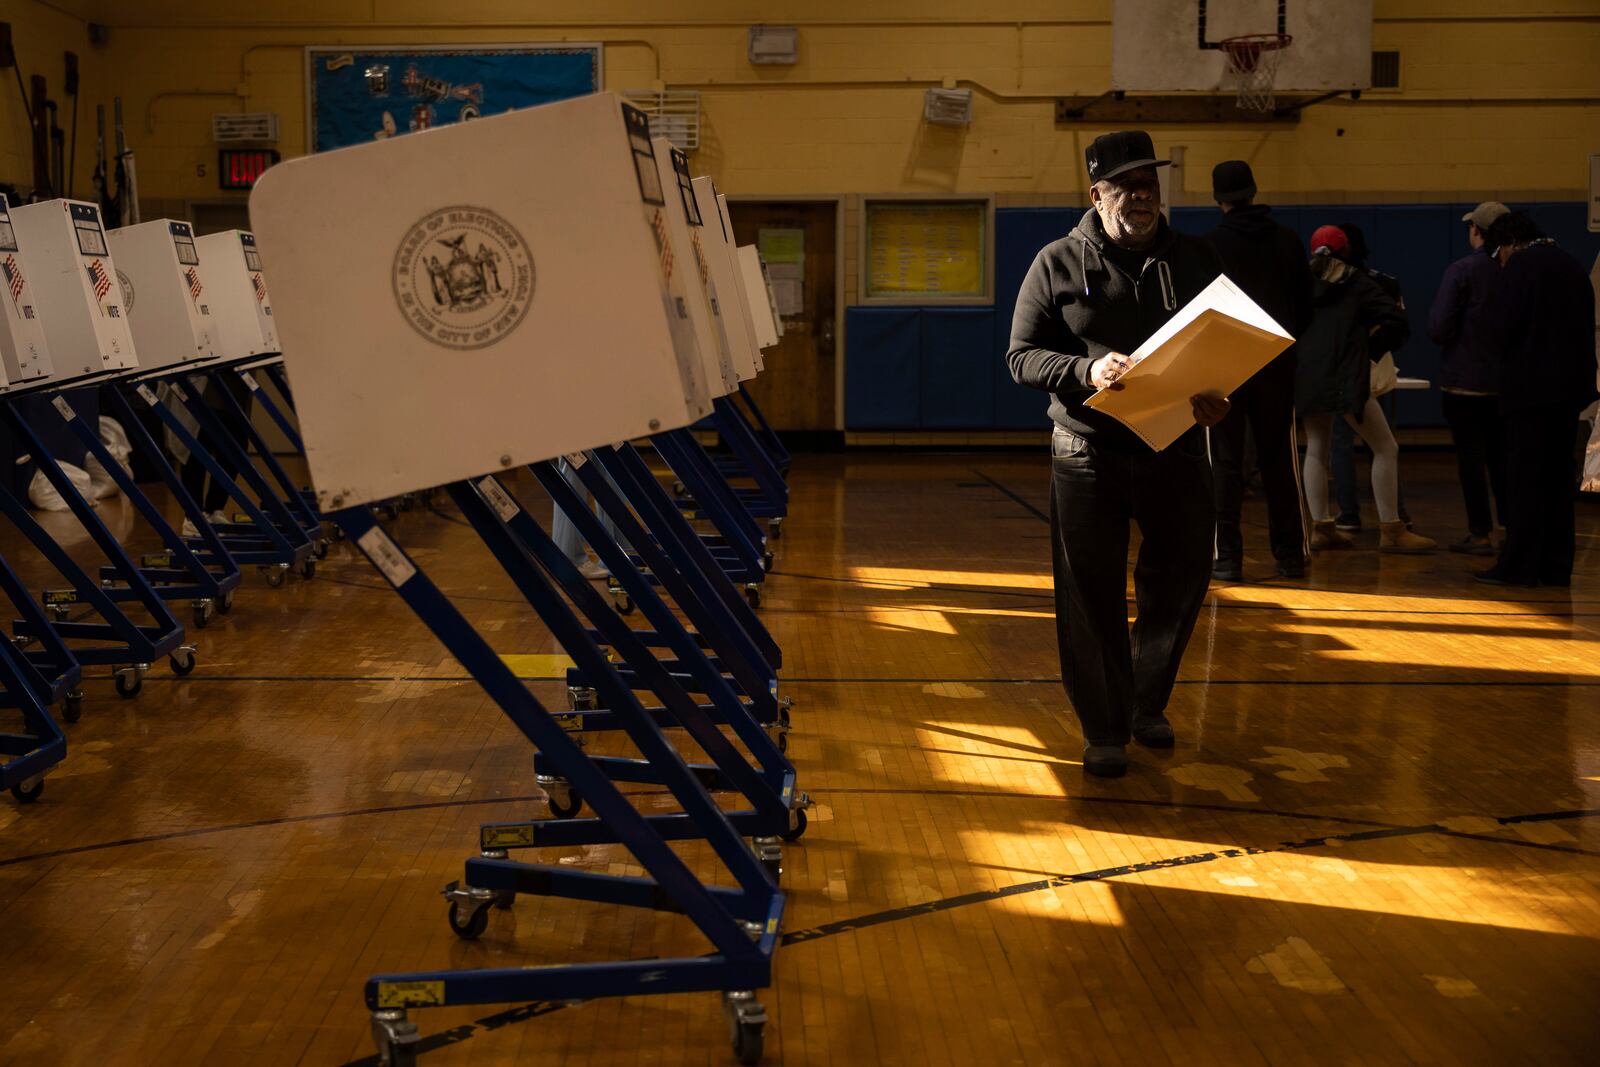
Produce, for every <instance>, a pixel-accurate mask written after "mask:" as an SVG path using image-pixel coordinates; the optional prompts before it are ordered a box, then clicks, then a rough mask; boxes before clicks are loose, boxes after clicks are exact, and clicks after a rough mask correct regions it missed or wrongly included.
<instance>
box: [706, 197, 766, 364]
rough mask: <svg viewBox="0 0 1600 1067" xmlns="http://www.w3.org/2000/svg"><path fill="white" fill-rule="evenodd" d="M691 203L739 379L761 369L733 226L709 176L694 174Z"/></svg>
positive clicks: (759, 352)
mask: <svg viewBox="0 0 1600 1067" xmlns="http://www.w3.org/2000/svg"><path fill="white" fill-rule="evenodd" d="M691 185H692V187H693V189H694V201H695V205H696V206H697V207H698V208H699V209H700V217H701V218H702V219H703V220H704V221H705V226H704V227H702V229H701V231H700V238H701V244H702V247H703V248H704V249H705V253H706V260H707V262H708V264H709V266H710V267H711V281H712V284H713V285H714V286H715V287H716V292H717V302H718V305H719V307H720V309H721V311H722V320H723V329H724V333H725V336H726V337H727V340H728V352H729V355H730V356H731V357H732V358H733V372H734V376H735V377H737V378H738V379H739V380H740V381H741V382H747V381H749V380H750V379H751V378H754V377H755V376H756V375H757V374H758V373H759V372H760V370H761V365H760V360H761V351H760V349H759V348H757V347H756V328H755V324H754V323H752V322H751V321H750V313H749V309H748V308H746V307H745V301H744V290H743V288H742V287H741V285H740V282H739V265H738V259H737V256H736V255H735V253H734V248H733V227H731V226H729V225H728V220H727V218H726V217H725V216H724V215H723V213H722V206H721V203H720V201H721V197H720V196H719V195H718V193H717V186H716V183H714V182H713V181H712V180H711V179H710V178H709V177H704V176H702V177H699V178H695V179H694V181H693V182H692V183H691Z"/></svg>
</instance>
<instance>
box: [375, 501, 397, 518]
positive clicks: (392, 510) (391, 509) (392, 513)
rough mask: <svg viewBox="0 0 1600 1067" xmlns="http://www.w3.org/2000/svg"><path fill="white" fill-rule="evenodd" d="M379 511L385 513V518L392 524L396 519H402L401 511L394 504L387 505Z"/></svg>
mask: <svg viewBox="0 0 1600 1067" xmlns="http://www.w3.org/2000/svg"><path fill="white" fill-rule="evenodd" d="M379 510H381V511H382V512H383V517H384V518H386V519H388V520H389V521H390V522H393V521H394V520H395V519H398V518H399V517H400V509H399V508H397V507H395V506H394V505H393V504H385V505H384V506H383V507H382V508H381V509H379Z"/></svg>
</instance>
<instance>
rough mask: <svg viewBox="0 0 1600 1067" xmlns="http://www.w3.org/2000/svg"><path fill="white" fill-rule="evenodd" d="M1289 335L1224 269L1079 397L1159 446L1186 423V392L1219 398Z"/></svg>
mask: <svg viewBox="0 0 1600 1067" xmlns="http://www.w3.org/2000/svg"><path fill="white" fill-rule="evenodd" d="M1292 344H1294V338H1292V337H1290V336H1289V334H1288V332H1287V331H1285V330H1284V328H1283V327H1282V326H1279V325H1278V324H1277V323H1276V322H1274V321H1273V319H1272V316H1271V315H1268V314H1267V313H1266V312H1265V311H1262V310H1261V307H1260V305H1258V304H1257V303H1256V302H1255V301H1254V300H1251V299H1250V298H1249V297H1248V296H1245V295H1244V291H1243V290H1242V289H1240V288H1239V287H1238V286H1237V285H1235V284H1233V282H1232V280H1230V279H1229V278H1228V276H1227V275H1221V276H1219V277H1218V278H1217V280H1216V281H1214V282H1212V283H1211V284H1210V285H1208V286H1206V287H1205V289H1204V290H1202V291H1201V293H1200V295H1199V296H1197V297H1195V298H1194V299H1193V300H1191V301H1189V304H1188V306H1187V307H1185V308H1183V309H1182V310H1181V311H1179V312H1178V313H1177V314H1176V315H1174V316H1172V318H1171V319H1169V320H1167V324H1166V325H1165V326H1163V327H1161V329H1159V330H1157V331H1156V332H1155V333H1153V334H1151V335H1150V339H1149V340H1148V341H1146V342H1145V343H1144V344H1142V345H1140V346H1139V348H1138V350H1137V351H1136V352H1133V353H1132V362H1131V364H1130V366H1129V368H1128V370H1127V371H1125V372H1124V373H1123V375H1122V377H1121V378H1119V379H1118V381H1119V382H1120V383H1121V384H1122V388H1121V389H1101V390H1099V391H1098V392H1096V393H1095V394H1094V395H1093V396H1091V397H1090V398H1089V399H1088V400H1086V401H1084V404H1085V406H1087V407H1091V408H1094V409H1095V410H1096V411H1103V412H1105V413H1106V414H1107V415H1110V416H1111V417H1112V418H1114V419H1116V420H1117V421H1118V422H1120V423H1122V424H1123V425H1124V426H1126V427H1127V428H1128V429H1130V430H1132V431H1133V432H1134V433H1136V434H1138V435H1139V438H1140V439H1141V440H1142V441H1144V443H1145V444H1147V445H1149V446H1150V447H1151V448H1153V449H1155V450H1156V451H1157V452H1160V451H1161V450H1163V449H1164V448H1166V447H1167V446H1168V445H1170V444H1172V442H1174V441H1176V440H1177V439H1178V438H1179V437H1181V436H1183V433H1184V431H1186V430H1187V429H1189V427H1191V426H1193V425H1194V408H1193V406H1192V405H1191V404H1190V403H1189V398H1190V397H1191V396H1194V395H1195V394H1197V393H1203V394H1205V395H1206V396H1212V397H1225V396H1227V395H1228V394H1229V393H1232V392H1233V391H1234V390H1235V389H1237V388H1239V386H1241V385H1243V384H1244V383H1245V382H1246V381H1248V380H1249V379H1250V377H1251V375H1253V374H1255V373H1256V371H1258V370H1260V369H1261V368H1262V367H1265V366H1266V365H1267V364H1268V363H1270V362H1272V358H1273V357H1274V356H1276V355H1278V353H1280V352H1282V351H1283V350H1284V349H1286V348H1288V347H1289V346H1290V345H1292Z"/></svg>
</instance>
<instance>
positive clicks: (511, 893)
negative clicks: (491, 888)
mask: <svg viewBox="0 0 1600 1067" xmlns="http://www.w3.org/2000/svg"><path fill="white" fill-rule="evenodd" d="M516 903H517V893H516V890H514V889H502V890H500V892H498V893H496V894H495V898H494V907H496V908H498V909H500V910H501V911H510V910H511V909H512V908H513V907H514V906H515V905H516Z"/></svg>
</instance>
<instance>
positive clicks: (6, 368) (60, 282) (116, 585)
mask: <svg viewBox="0 0 1600 1067" xmlns="http://www.w3.org/2000/svg"><path fill="white" fill-rule="evenodd" d="M0 281H3V282H4V292H3V293H0V426H3V428H4V433H5V434H6V435H7V436H8V437H9V438H10V440H11V442H12V444H13V447H14V449H15V450H16V451H18V452H20V453H23V454H25V455H26V457H27V459H28V462H29V466H30V468H31V469H34V470H36V471H37V477H38V478H40V479H42V480H43V481H44V482H45V483H47V484H48V485H49V486H50V488H51V489H52V490H53V491H54V492H55V494H57V495H58V497H59V499H60V501H61V503H62V505H63V506H64V507H65V508H66V510H68V511H70V512H71V513H72V515H73V517H74V518H75V519H76V520H77V522H78V524H79V525H81V526H82V528H83V530H84V532H85V533H86V534H87V535H88V542H89V543H90V544H91V545H92V546H93V551H94V552H95V553H97V554H98V557H99V561H100V562H99V565H98V566H85V564H84V562H83V559H82V556H83V553H82V552H69V551H68V550H67V549H66V548H65V547H63V546H62V545H61V544H59V543H57V541H56V539H55V538H53V537H52V536H51V534H50V533H49V532H48V531H47V530H46V529H45V528H44V526H42V525H41V524H40V523H39V522H38V520H37V519H36V518H35V517H34V515H33V514H32V513H31V512H30V510H29V508H28V506H27V504H26V502H25V501H24V500H23V499H21V498H19V496H18V494H17V493H15V492H13V491H12V489H11V488H9V487H0V513H3V516H4V519H5V520H6V521H8V522H9V523H10V524H11V525H12V527H13V529H14V531H15V532H16V533H17V534H18V535H20V536H19V537H17V538H15V539H10V540H8V542H7V543H8V544H12V545H24V546H26V548H25V549H24V550H23V551H26V552H29V554H30V556H34V555H36V556H37V558H38V559H41V560H42V561H43V562H44V563H45V564H46V565H47V567H48V571H49V572H50V573H51V574H52V575H53V577H52V578H51V579H50V581H49V584H48V585H46V586H45V587H44V588H30V586H29V585H28V584H27V583H26V582H25V581H24V579H23V577H22V575H21V574H20V573H19V572H18V570H17V569H16V567H15V566H14V563H15V562H20V561H14V560H10V559H5V558H4V557H0V593H3V595H4V596H5V598H6V600H8V601H9V602H10V607H11V612H12V615H13V616H14V618H13V620H12V622H11V626H10V631H11V632H10V635H9V636H10V638H11V639H10V640H7V641H0V687H3V691H4V692H3V697H0V702H3V705H4V706H5V707H6V708H9V709H12V720H13V723H14V724H15V725H16V729H15V732H7V733H0V786H4V787H5V788H7V789H9V790H10V791H11V792H12V794H13V796H14V797H15V798H16V799H17V800H18V801H19V802H22V803H28V802H31V801H34V800H36V799H37V798H38V797H39V796H40V795H41V793H42V790H43V788H44V778H45V775H46V773H47V772H48V771H49V769H50V767H52V766H54V765H55V764H57V763H59V762H60V761H61V759H62V758H64V755H65V752H66V738H65V736H64V735H63V733H62V730H61V728H60V726H59V723H58V721H57V720H58V718H59V719H64V720H65V721H67V722H69V723H70V722H75V721H77V720H78V718H79V717H80V716H81V714H82V711H83V700H84V694H83V690H82V688H81V684H80V683H81V682H82V679H83V677H84V671H85V668H96V667H104V668H109V669H110V673H111V674H112V676H113V677H114V679H115V687H116V691H117V693H118V694H119V695H120V696H122V697H125V698H129V699H131V698H134V697H136V696H137V695H138V694H139V692H140V691H141V689H142V687H143V678H144V675H145V673H146V672H147V671H149V670H150V669H151V667H152V664H155V663H157V662H158V661H159V660H160V659H162V658H163V657H165V658H166V659H167V660H168V662H169V664H170V666H171V669H172V670H173V672H175V673H176V674H178V675H187V674H189V673H190V672H192V671H193V670H194V669H195V666H196V663H197V651H198V649H197V645H196V644H195V643H194V642H193V641H192V640H191V635H192V633H193V631H197V630H199V629H203V628H204V627H205V626H206V624H207V623H208V622H209V621H210V620H211V618H212V617H213V615H214V614H215V613H218V612H226V611H228V610H230V609H231V607H232V605H233V596H234V590H235V589H236V588H237V586H238V585H239V582H240V579H241V571H240V565H241V563H254V564H256V565H258V566H262V567H263V568H265V569H266V570H267V571H269V584H279V585H281V584H282V582H283V580H284V577H285V575H286V574H287V572H288V570H289V569H290V568H291V567H295V566H299V567H300V569H301V572H302V573H304V574H306V575H307V576H308V577H309V576H310V575H311V574H312V572H313V567H314V564H313V563H312V560H313V559H314V556H315V555H316V553H317V552H318V551H319V550H321V551H324V552H325V551H326V548H325V541H324V539H323V538H322V535H321V519H320V516H317V515H315V505H314V502H313V500H312V498H311V497H310V496H309V494H308V492H307V491H306V489H305V488H304V487H302V486H297V485H295V484H294V482H293V481H292V480H291V479H290V477H289V475H288V474H287V472H286V471H284V469H283V468H282V466H281V465H280V464H279V463H278V461H277V460H276V458H275V457H273V456H272V454H271V451H270V449H268V448H266V447H265V442H264V441H262V440H260V439H259V435H254V436H252V431H251V430H250V429H246V430H243V431H240V430H238V428H237V427H238V426H246V427H248V424H249V420H248V418H242V417H237V416H240V415H242V406H241V405H240V404H239V403H238V402H237V401H233V405H234V407H235V408H236V409H238V410H237V411H235V412H232V413H230V412H229V411H228V410H227V406H226V404H225V403H222V402H219V400H218V398H222V397H231V396H232V393H231V392H230V388H237V389H238V390H239V391H241V393H250V392H260V391H261V390H262V385H261V382H262V381H270V382H275V383H277V384H276V388H277V389H278V390H279V392H278V396H279V400H278V401H273V400H270V399H268V400H266V401H264V403H263V405H262V406H263V408H270V410H271V411H272V412H274V413H275V415H276V416H277V417H279V418H281V419H282V421H283V423H284V424H285V426H286V427H289V428H290V429H292V428H293V420H292V418H291V417H290V415H289V414H288V394H287V388H288V387H287V383H286V379H284V377H283V375H282V370H281V367H279V366H277V365H276V364H277V361H278V358H279V357H278V352H279V348H280V346H279V344H278V340H277V333H276V327H275V322H274V320H273V317H272V305H271V302H270V300H269V298H268V295H267V289H266V283H265V279H264V276H263V273H262V268H261V262H260V256H259V253H258V252H257V251H256V248H255V238H254V236H253V235H251V234H249V233H245V232H241V231H229V232H225V233H218V234H212V235H209V236H205V237H196V236H195V234H194V233H193V231H192V229H191V228H190V226H189V224H188V223H186V222H180V221H176V220H168V219H162V220H157V221H152V222H147V223H144V224H141V225H134V226H129V227H125V228H122V229H117V230H112V231H110V232H107V231H106V230H105V228H104V226H103V225H102V222H101V217H100V211H99V208H98V207H97V206H96V205H94V204H91V203H86V202H82V201H75V200H65V199H62V200H49V201H44V202H41V203H34V204H26V205H12V204H10V203H8V202H7V201H6V200H5V199H4V198H3V197H0ZM258 376H259V379H260V380H258ZM233 383H237V385H234V384H233ZM230 414H232V415H234V416H236V417H234V418H232V419H228V416H229V415H230ZM102 416H108V417H110V418H111V419H113V420H115V421H116V422H118V423H119V424H120V425H121V426H122V427H123V428H124V430H125V432H126V433H127V435H128V438H129V442H128V443H129V446H130V447H131V449H132V450H133V451H134V452H135V453H137V454H138V456H139V459H140V461H141V464H142V465H144V466H146V467H147V469H150V470H153V471H154V472H155V475H156V477H157V479H158V480H159V481H161V482H164V483H165V485H166V489H167V494H166V495H165V496H164V497H163V498H162V503H161V504H158V503H157V502H156V500H155V499H154V498H152V497H151V496H150V495H149V494H147V493H146V492H145V491H144V488H143V487H142V486H141V485H140V484H139V483H137V482H135V481H134V479H133V477H132V474H131V473H130V470H129V469H128V468H127V467H124V466H123V465H122V464H121V463H120V462H119V460H118V459H117V458H116V457H115V456H114V455H113V454H112V453H111V451H110V450H109V449H108V448H107V446H106V444H105V443H104V441H103V440H102V437H101V433H100V422H101V417H102ZM225 419H227V420H228V421H226V422H225V421H224V420H225ZM158 438H159V439H158ZM176 452H181V454H182V455H183V456H184V459H185V462H188V463H192V464H195V465H196V469H197V470H202V471H204V472H207V473H208V474H209V476H210V477H211V478H212V479H214V482H215V485H216V486H217V487H218V488H219V490H221V491H223V493H224V495H225V497H226V498H227V499H228V500H229V502H230V504H231V505H232V506H233V507H234V508H235V509H236V510H235V511H234V512H233V513H232V515H231V517H228V516H225V515H223V514H222V513H220V512H219V511H217V510H216V509H213V510H212V511H211V512H207V511H204V510H202V508H201V506H200V502H199V501H197V500H195V499H194V498H193V497H192V496H191V495H190V494H189V493H188V492H187V491H186V490H185V488H184V479H183V478H182V477H181V476H180V473H179V471H178V470H177V468H176V467H175V465H174V459H173V457H174V455H175V454H176ZM252 454H254V455H255V458H254V459H252ZM69 458H70V464H69ZM84 463H88V464H91V465H94V466H97V467H98V468H99V469H101V470H103V471H104V472H105V474H106V476H107V477H108V479H109V480H110V484H111V485H112V486H114V490H115V491H116V492H120V493H121V494H122V495H124V496H126V497H127V499H128V501H129V502H130V503H131V504H132V507H133V510H134V512H135V514H136V515H137V518H138V521H139V522H140V523H142V524H143V526H144V528H145V529H144V530H143V531H142V532H146V533H149V534H151V535H152V536H151V537H150V538H149V539H147V540H142V542H141V543H142V544H145V545H148V544H151V543H154V544H157V545H159V548H158V549H157V550H156V551H151V552H141V553H140V554H139V555H138V556H137V557H135V556H133V555H130V553H129V552H128V550H127V549H125V548H124V546H123V545H122V544H121V543H120V542H119V541H118V540H117V538H116V537H114V536H113V535H112V533H111V531H110V530H109V529H108V527H107V525H106V524H105V522H104V521H102V519H101V518H100V516H99V514H98V513H97V511H96V506H95V501H94V500H93V499H90V498H89V494H86V493H85V492H84V491H83V489H82V488H81V486H80V483H78V482H75V481H74V479H73V477H72V476H71V475H70V474H69V469H70V468H71V467H75V466H77V465H79V464H84ZM147 484H148V483H147ZM30 550H31V551H30ZM31 573H33V574H34V576H35V577H37V574H38V571H37V570H34V571H32V572H31ZM182 612H186V613H187V615H186V620H185V619H183V618H180V613H182ZM5 729H10V726H9V725H8V726H7V727H5Z"/></svg>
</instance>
